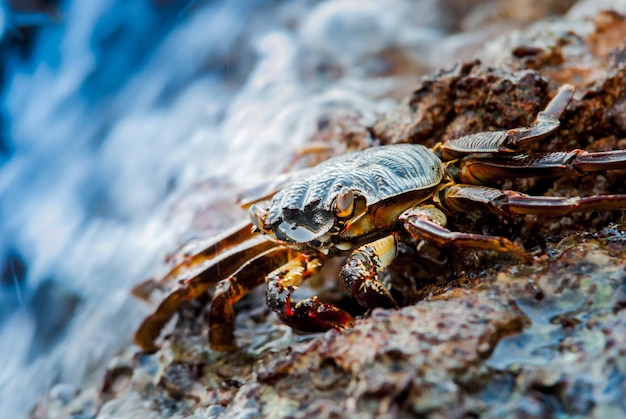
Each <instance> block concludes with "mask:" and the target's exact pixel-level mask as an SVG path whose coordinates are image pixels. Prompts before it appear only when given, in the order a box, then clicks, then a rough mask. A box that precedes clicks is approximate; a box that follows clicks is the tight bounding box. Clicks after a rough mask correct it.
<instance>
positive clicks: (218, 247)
mask: <svg viewBox="0 0 626 419" xmlns="http://www.w3.org/2000/svg"><path fill="white" fill-rule="evenodd" d="M253 230H254V229H253V226H252V224H251V223H250V222H249V221H246V222H244V223H241V224H240V225H238V226H236V227H235V228H233V229H231V230H229V231H227V232H225V233H224V234H222V235H219V236H217V237H216V238H215V239H214V240H213V241H212V242H211V243H210V244H208V245H207V246H205V247H204V249H202V250H201V251H199V252H198V253H196V254H194V255H191V256H187V257H185V258H184V260H183V261H181V262H180V263H178V264H176V265H175V266H174V267H173V268H172V269H171V270H170V271H169V272H168V273H167V274H166V275H165V276H163V277H162V278H161V279H154V278H151V279H148V280H146V281H143V282H141V283H140V284H137V285H136V286H135V287H133V289H132V293H133V295H134V296H135V297H137V298H141V299H142V300H148V298H149V296H150V294H151V293H152V292H153V291H154V290H155V289H158V288H163V287H164V285H165V284H167V283H168V282H170V281H172V280H177V279H181V278H185V277H186V278H190V277H193V276H194V275H195V274H197V273H198V272H200V271H202V270H203V269H204V267H205V266H206V265H207V264H209V263H211V260H212V259H214V258H215V257H216V256H217V255H220V254H224V252H226V251H228V250H231V249H233V248H235V247H237V246H239V245H242V244H244V243H245V242H246V241H249V240H252V239H254V238H255V236H257V235H256V234H255V233H254V232H253Z"/></svg>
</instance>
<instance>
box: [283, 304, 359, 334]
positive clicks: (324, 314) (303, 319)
mask: <svg viewBox="0 0 626 419" xmlns="http://www.w3.org/2000/svg"><path fill="white" fill-rule="evenodd" d="M278 316H279V317H280V319H281V321H282V322H283V323H285V324H286V325H288V326H290V327H292V328H294V329H296V330H300V331H302V332H325V331H327V330H330V329H336V330H345V329H350V328H352V325H353V324H354V317H352V316H351V315H350V314H349V313H347V312H345V311H343V310H341V309H340V308H338V307H335V306H334V305H332V304H324V303H322V302H320V300H319V299H318V298H317V297H311V298H307V299H305V300H302V301H299V302H298V303H296V304H295V305H294V306H293V309H292V310H289V311H288V312H283V313H279V315H278Z"/></svg>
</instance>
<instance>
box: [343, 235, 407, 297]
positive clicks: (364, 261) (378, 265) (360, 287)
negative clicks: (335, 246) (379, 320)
mask: <svg viewBox="0 0 626 419" xmlns="http://www.w3.org/2000/svg"><path fill="white" fill-rule="evenodd" d="M397 254H398V241H397V239H396V236H395V234H391V235H389V236H386V237H383V238H382V239H378V240H376V241H374V242H372V243H368V244H366V245H363V246H361V247H359V248H357V249H355V250H354V252H352V254H351V255H350V256H348V259H346V262H345V263H344V265H343V267H342V268H341V272H340V273H339V276H340V277H341V278H342V279H343V283H344V285H345V287H346V289H347V290H348V292H349V293H350V296H351V297H354V298H356V299H357V301H358V302H359V304H361V305H362V306H363V307H367V308H369V309H374V308H376V307H381V308H398V304H397V303H396V300H394V298H393V297H392V296H391V293H390V292H389V290H388V289H387V287H385V286H384V285H383V284H382V283H381V282H380V281H379V280H378V274H379V273H380V272H381V271H382V270H383V269H385V268H386V267H387V266H389V265H390V264H391V262H393V260H394V259H395V258H396V256H397Z"/></svg>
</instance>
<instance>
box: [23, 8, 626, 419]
mask: <svg viewBox="0 0 626 419" xmlns="http://www.w3.org/2000/svg"><path fill="white" fill-rule="evenodd" d="M591 3H595V2H582V3H579V4H578V5H577V6H576V7H575V8H574V9H572V10H570V12H569V13H568V14H567V15H566V16H565V17H563V18H561V19H559V20H556V21H551V22H547V21H541V22H537V23H536V24H534V25H533V26H532V27H530V28H528V29H526V30H524V31H522V32H513V33H511V34H509V35H506V36H503V37H501V38H498V39H496V40H494V41H492V42H490V43H489V44H488V45H486V46H485V47H484V48H483V49H482V50H481V51H480V52H479V54H478V55H477V58H478V60H472V61H468V62H466V63H463V64H459V65H457V66H455V67H454V68H451V69H445V70H441V71H438V72H436V73H434V74H433V75H431V76H428V77H426V78H425V79H424V80H423V81H422V82H421V83H419V84H418V86H417V87H416V89H415V90H414V91H413V93H412V94H411V95H410V96H409V97H408V98H407V99H406V100H404V101H403V102H402V103H401V104H400V105H399V106H398V107H397V108H396V109H395V110H394V111H392V112H391V113H389V114H388V115H385V116H381V117H380V118H379V120H378V122H377V123H376V124H375V125H374V126H373V127H363V126H360V125H359V121H358V118H357V119H351V118H348V119H345V118H341V117H340V118H336V119H333V118H332V117H331V118H330V119H329V120H328V121H326V123H325V124H322V125H321V126H320V133H319V136H320V138H322V139H326V140H331V139H332V140H336V139H339V140H342V141H345V142H346V143H347V144H348V145H347V147H348V148H357V147H364V146H369V145H372V144H373V145H377V144H379V143H380V144H386V143H395V142H420V143H424V144H428V145H434V143H435V142H436V141H440V140H446V139H450V138H454V137H457V136H459V135H463V134H467V133H471V132H477V131H481V130H492V129H508V128H512V127H516V126H524V125H526V124H528V123H530V122H531V121H532V120H533V119H534V116H535V115H536V113H537V112H538V111H540V110H541V109H542V107H543V106H544V105H545V103H547V101H548V100H549V98H550V97H551V95H552V94H553V92H554V91H555V89H556V88H557V87H558V86H559V85H560V84H562V83H565V82H567V83H572V84H574V85H575V86H576V87H577V89H578V92H577V94H576V97H575V98H574V100H573V101H572V103H571V105H570V106H569V108H568V110H567V111H566V112H565V114H564V116H563V118H562V127H561V128H560V129H559V131H558V132H557V133H556V134H555V135H553V136H551V137H550V138H549V139H546V140H545V141H543V142H541V143H539V144H537V145H536V146H535V147H534V149H535V150H540V151H553V150H567V149H572V148H583V149H587V150H605V149H616V148H626V122H625V119H624V115H625V112H624V110H625V109H624V107H625V106H626V80H625V79H624V78H625V76H626V44H625V43H624V39H626V36H624V35H626V19H625V18H624V15H623V14H620V10H619V9H616V10H612V11H598V10H599V9H598V6H597V4H596V5H595V6H593V5H591ZM622 3H623V2H622ZM621 5H623V4H621V3H620V4H618V5H616V6H615V7H620V6H621ZM585 8H586V9H585ZM590 10H593V13H592V12H590ZM590 13H591V14H590ZM621 13H626V7H624V8H623V9H622V10H621ZM589 16H591V17H590V18H589ZM329 127H332V129H331V128H329ZM329 133H332V135H331V134H329ZM346 133H348V134H347V135H346V136H345V137H344V136H343V135H344V134H346ZM625 185H626V175H625V173H624V171H611V172H607V173H601V174H592V175H587V176H583V177H580V178H567V179H558V180H554V179H539V180H537V179H525V180H518V181H503V183H502V184H501V185H500V186H502V187H504V188H511V189H516V190H520V191H523V192H527V193H532V194H537V195H553V196H575V195H594V194H600V193H626V186H625ZM450 227H451V228H452V229H456V230H461V231H474V232H481V233H485V234H496V235H502V236H506V237H508V238H510V239H512V240H515V241H517V242H518V243H520V244H523V245H524V246H525V247H526V248H527V249H529V250H531V252H532V254H533V255H534V260H533V263H532V264H530V265H520V264H518V263H517V262H515V261H511V260H504V261H503V260H501V259H502V258H500V257H497V256H494V255H489V254H484V253H477V252H475V251H471V252H470V251H461V250H455V251H452V250H445V251H441V250H439V249H433V248H432V247H430V246H428V245H426V246H423V245H419V244H418V243H414V242H410V241H407V242H406V243H405V244H404V246H403V248H402V252H401V255H400V257H399V259H398V260H397V261H396V262H395V263H394V265H393V266H392V268H391V269H390V270H389V278H388V281H389V283H390V284H391V285H392V287H393V292H394V293H395V294H394V295H398V296H400V298H399V299H400V300H401V301H402V302H403V305H404V307H403V308H401V309H400V310H398V311H393V310H374V311H373V312H372V313H370V315H368V316H364V317H363V318H361V319H359V320H358V321H357V323H356V325H355V327H354V328H353V329H351V330H349V331H347V332H345V333H342V334H340V333H337V332H335V331H331V332H328V333H325V334H322V335H313V336H299V335H295V334H294V333H293V332H292V331H291V330H290V329H288V328H287V327H285V326H283V325H281V324H280V323H279V322H278V321H277V320H276V318H275V316H274V315H272V314H269V313H268V312H267V309H266V308H265V306H264V303H263V294H262V291H260V292H257V293H252V294H251V295H250V296H249V298H246V299H244V300H243V301H242V302H241V303H240V304H239V305H238V306H237V308H238V312H239V315H238V317H237V332H236V333H237V339H238V344H239V346H240V349H239V350H237V351H235V352H233V353H225V354H221V353H216V352H212V351H210V350H209V349H208V344H207V342H206V325H205V323H204V318H203V316H204V315H205V311H204V310H205V309H204V305H203V304H202V303H201V302H194V303H193V304H190V305H188V306H187V307H185V308H184V310H182V312H181V314H180V316H179V319H178V321H177V322H176V325H175V326H174V327H173V329H170V330H169V331H168V332H167V335H166V336H165V338H164V344H163V347H162V349H161V350H160V351H158V352H157V353H155V354H153V355H144V354H141V353H139V352H137V350H136V348H127V349H125V350H124V351H122V352H121V353H120V354H119V356H118V357H116V358H115V359H113V360H112V361H111V363H110V366H109V368H108V372H107V374H106V377H104V378H103V381H102V386H101V387H100V388H88V389H75V388H70V387H68V386H64V385H57V386H55V387H54V388H53V389H52V391H51V392H50V395H49V397H48V399H47V400H45V401H42V402H41V403H40V404H39V405H38V406H37V407H36V408H35V410H33V412H32V417H46V416H47V417H66V416H70V415H72V416H74V417H77V416H78V417H92V416H94V415H97V416H98V417H218V416H222V417H312V416H313V415H317V416H319V417H345V416H348V415H349V416H350V417H371V416H372V415H375V416H377V417H404V416H429V417H467V416H469V417H506V416H509V417H553V416H558V415H578V416H594V417H617V416H623V415H624V413H625V411H626V401H625V400H624V398H623V394H624V393H625V392H626V362H625V361H624V360H625V359H626V339H625V338H624V336H626V317H625V316H624V309H625V308H626V286H625V284H626V271H625V266H626V236H625V235H624V233H623V231H624V229H626V225H625V224H624V219H623V214H622V212H619V211H616V212H612V213H609V212H603V213H589V214H581V215H575V216H568V217H558V218H557V217H531V216H528V217H519V218H518V219H515V220H504V219H499V218H498V217H495V216H484V215H480V214H470V215H459V216H457V217H455V218H454V219H452V220H450ZM417 246H420V248H419V252H418V251H417V250H416V247H417ZM502 262H505V263H502ZM339 294H340V292H339V291H337V290H336V289H334V288H333V287H332V286H331V287H329V289H325V290H323V291H321V295H322V296H323V297H324V298H326V299H327V300H328V299H330V300H333V299H334V300H340V303H342V304H347V305H348V306H349V304H350V303H349V302H345V301H341V297H340V296H339Z"/></svg>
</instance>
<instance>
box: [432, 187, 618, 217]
mask: <svg viewBox="0 0 626 419" xmlns="http://www.w3.org/2000/svg"><path fill="white" fill-rule="evenodd" d="M443 204H444V205H445V206H446V207H447V208H449V209H451V210H454V211H460V212H472V211H476V210H477V209H479V208H480V207H483V208H484V209H486V210H488V211H491V212H493V213H495V214H500V215H507V216H512V215H516V214H539V215H553V216H561V215H567V214H570V213H573V212H589V211H611V210H619V209H626V195H596V196H589V197H571V198H565V197H559V196H532V195H526V194H523V193H520V192H516V191H510V190H499V189H495V188H488V187H485V186H474V185H454V186H451V187H449V188H447V189H446V190H445V191H444V201H443Z"/></svg>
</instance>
